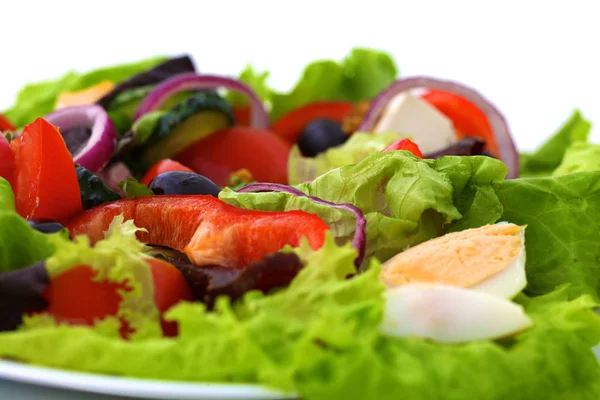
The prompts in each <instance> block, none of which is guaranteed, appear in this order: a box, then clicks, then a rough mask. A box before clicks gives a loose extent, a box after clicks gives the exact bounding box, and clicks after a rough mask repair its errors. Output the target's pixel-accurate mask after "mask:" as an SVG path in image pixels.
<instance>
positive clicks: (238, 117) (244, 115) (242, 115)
mask: <svg viewBox="0 0 600 400" xmlns="http://www.w3.org/2000/svg"><path fill="white" fill-rule="evenodd" d="M233 117H234V118H235V124H236V125H239V126H250V120H251V115H250V107H248V106H246V107H235V108H234V109H233Z"/></svg>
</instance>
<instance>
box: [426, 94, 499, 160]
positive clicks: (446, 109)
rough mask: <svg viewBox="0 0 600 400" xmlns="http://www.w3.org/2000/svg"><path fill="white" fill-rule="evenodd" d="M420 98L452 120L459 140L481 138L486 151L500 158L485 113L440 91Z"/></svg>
mask: <svg viewBox="0 0 600 400" xmlns="http://www.w3.org/2000/svg"><path fill="white" fill-rule="evenodd" d="M422 98H423V100H425V101H427V102H428V103H429V104H431V105H432V106H434V107H435V108H437V109H438V110H439V111H440V112H441V113H442V114H444V115H445V116H446V117H448V118H449V119H450V120H452V123H453V125H454V129H455V130H456V131H457V136H458V138H459V139H462V138H464V137H478V138H481V139H483V140H485V147H486V149H487V150H488V151H489V152H490V153H492V155H494V156H495V157H500V152H499V149H498V143H497V142H496V137H495V136H494V132H493V131H492V127H491V125H490V123H489V121H488V119H487V117H486V115H485V113H484V112H483V111H481V110H480V109H479V108H478V107H477V106H476V105H475V104H473V103H471V102H470V101H469V100H466V99H464V98H462V97H460V96H458V95H455V94H453V93H450V92H444V91H440V90H430V91H428V92H427V93H425V94H424V95H423V96H422Z"/></svg>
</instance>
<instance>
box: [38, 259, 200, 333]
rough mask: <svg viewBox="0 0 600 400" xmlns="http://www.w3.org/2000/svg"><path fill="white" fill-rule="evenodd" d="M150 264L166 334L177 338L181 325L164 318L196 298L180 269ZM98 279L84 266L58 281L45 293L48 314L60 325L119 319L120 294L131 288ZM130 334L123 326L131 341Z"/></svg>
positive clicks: (126, 327)
mask: <svg viewBox="0 0 600 400" xmlns="http://www.w3.org/2000/svg"><path fill="white" fill-rule="evenodd" d="M146 262H147V263H148V264H149V266H150V271H151V273H152V278H153V280H154V300H155V302H156V306H157V308H158V310H159V311H160V313H161V326H162V328H163V334H164V335H165V336H176V335H177V324H176V323H174V322H166V321H164V320H163V319H162V314H163V313H164V312H165V311H167V310H168V309H170V308H171V307H172V306H174V305H175V304H177V303H178V302H180V301H182V300H187V301H193V300H194V296H193V294H192V292H191V290H190V288H189V286H188V285H187V282H186V281H185V278H184V277H183V275H182V274H181V273H180V272H179V270H177V268H175V267H174V266H172V265H171V264H169V263H167V262H164V261H161V260H158V259H154V258H151V259H147V260H146ZM95 275H96V272H95V271H94V270H93V269H92V268H91V267H89V266H87V265H80V266H77V267H74V268H72V269H70V270H68V271H66V272H64V273H62V274H60V275H58V276H56V277H54V278H53V279H52V281H51V282H50V285H49V286H48V288H47V289H46V290H45V291H44V299H45V300H46V301H47V302H48V309H47V312H48V313H50V314H51V315H52V316H53V317H54V318H55V319H56V320H57V321H58V322H62V323H68V324H71V325H87V326H93V325H94V323H95V322H96V321H98V320H102V319H104V318H106V317H108V316H114V315H116V314H117V312H118V310H119V305H120V303H121V300H122V297H121V295H120V294H119V291H123V290H124V291H128V290H130V289H131V288H130V287H129V286H127V284H126V283H122V284H116V283H112V282H107V281H95V280H94V278H95ZM130 332H131V331H130V330H129V328H128V326H127V324H125V323H123V325H122V327H121V335H122V336H123V337H127V335H128V333H130Z"/></svg>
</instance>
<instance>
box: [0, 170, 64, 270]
mask: <svg viewBox="0 0 600 400" xmlns="http://www.w3.org/2000/svg"><path fill="white" fill-rule="evenodd" d="M49 236H52V235H45V234H43V233H41V232H38V231H36V230H35V229H33V228H32V227H31V226H30V225H29V223H28V222H27V221H26V220H25V219H23V218H21V216H20V215H19V214H17V212H16V211H15V197H14V195H13V192H12V189H11V187H10V184H9V183H8V181H6V180H5V179H4V178H0V273H2V272H6V271H12V270H16V269H20V268H24V267H27V266H29V265H32V264H35V263H36V262H38V261H42V260H44V259H45V258H46V257H48V256H50V255H51V254H52V252H53V251H54V247H53V245H52V244H51V243H50V241H49V239H48V238H49Z"/></svg>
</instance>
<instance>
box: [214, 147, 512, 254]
mask: <svg viewBox="0 0 600 400" xmlns="http://www.w3.org/2000/svg"><path fill="white" fill-rule="evenodd" d="M505 175H506V166H505V165H504V164H503V163H502V162H500V161H498V160H494V159H491V158H488V157H443V158H440V159H438V160H421V159H419V158H417V157H415V156H413V155H412V154H411V153H409V152H407V151H393V152H385V153H377V154H373V155H371V156H369V157H367V158H365V159H364V160H363V161H361V162H359V163H358V164H355V165H347V166H344V167H340V168H337V169H334V170H331V171H329V172H327V173H326V174H324V175H321V176H319V177H318V178H316V179H315V180H314V181H313V182H311V183H307V184H301V185H297V186H296V187H297V188H298V189H300V190H301V191H303V192H304V193H306V194H309V195H311V196H316V197H319V198H321V199H323V200H327V201H331V202H334V203H351V204H354V205H355V206H357V207H358V208H360V209H361V210H362V212H363V213H364V214H365V217H366V218H367V247H366V255H367V257H369V256H376V257H377V258H379V259H380V260H381V261H385V260H387V259H388V258H390V257H392V256H393V255H395V254H397V253H399V252H400V251H402V250H404V249H405V248H407V247H409V246H413V245H415V244H417V243H420V242H423V241H425V240H428V239H431V238H433V237H436V236H439V235H440V234H442V233H443V232H444V231H446V230H456V229H464V228H467V227H473V226H481V225H485V224H486V223H494V222H496V221H497V219H498V218H499V217H500V215H502V205H501V204H500V202H499V200H498V198H497V196H496V194H495V191H494V188H493V186H492V183H495V182H500V181H502V180H503V179H504V177H505ZM219 198H220V199H222V200H223V201H225V202H227V203H229V204H232V205H234V206H236V207H241V208H248V209H256V210H265V211H287V210H304V211H307V212H311V213H315V214H317V215H319V216H320V217H321V218H322V219H323V220H324V221H325V222H326V223H327V224H328V225H329V226H330V228H331V231H332V232H333V235H334V236H335V238H336V240H337V241H338V243H345V242H347V241H348V240H350V239H351V238H352V236H353V235H354V226H355V220H354V217H353V216H352V215H351V214H349V213H346V212H343V211H340V210H337V209H332V208H330V207H327V206H323V205H317V204H314V203H313V202H312V201H310V199H307V198H305V197H298V196H294V195H290V194H287V193H236V192H234V191H232V190H230V189H227V188H226V189H224V190H223V191H221V193H220V194H219ZM451 223H455V226H454V227H453V226H452V225H447V224H451Z"/></svg>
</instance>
